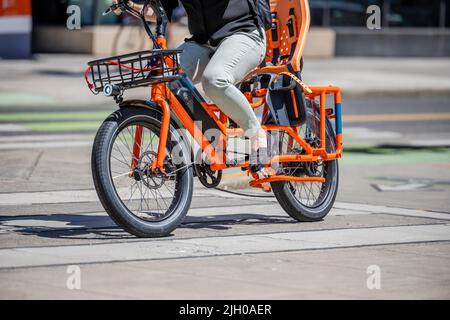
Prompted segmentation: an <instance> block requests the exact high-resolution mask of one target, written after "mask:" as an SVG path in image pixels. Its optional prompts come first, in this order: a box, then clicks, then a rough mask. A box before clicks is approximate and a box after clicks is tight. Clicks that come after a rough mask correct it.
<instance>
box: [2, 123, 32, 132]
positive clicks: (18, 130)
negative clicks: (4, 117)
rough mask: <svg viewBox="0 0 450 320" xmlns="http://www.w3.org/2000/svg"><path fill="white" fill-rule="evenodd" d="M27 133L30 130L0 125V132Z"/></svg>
mask: <svg viewBox="0 0 450 320" xmlns="http://www.w3.org/2000/svg"><path fill="white" fill-rule="evenodd" d="M27 131H31V130H30V129H28V128H25V127H23V126H21V125H18V124H12V123H11V124H10V123H0V132H27Z"/></svg>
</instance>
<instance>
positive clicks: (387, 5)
mask: <svg viewBox="0 0 450 320" xmlns="http://www.w3.org/2000/svg"><path fill="white" fill-rule="evenodd" d="M390 14H391V0H384V1H383V27H385V28H389V16H390Z"/></svg>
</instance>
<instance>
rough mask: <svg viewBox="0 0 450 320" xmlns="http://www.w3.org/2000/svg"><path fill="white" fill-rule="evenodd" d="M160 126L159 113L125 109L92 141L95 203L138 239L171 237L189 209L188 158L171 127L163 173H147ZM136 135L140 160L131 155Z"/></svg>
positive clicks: (190, 174)
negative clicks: (101, 206) (100, 204)
mask: <svg viewBox="0 0 450 320" xmlns="http://www.w3.org/2000/svg"><path fill="white" fill-rule="evenodd" d="M160 124H161V113H160V112H159V111H158V110H155V109H145V108H138V107H128V108H125V109H122V110H119V111H116V112H114V113H113V114H112V115H111V116H110V117H109V118H108V119H107V120H106V121H105V122H104V123H103V125H102V126H101V128H100V130H99V131H98V133H97V136H96V139H95V142H94V147H93V152H92V174H93V179H94V184H95V188H96V190H97V193H98V196H99V198H100V201H101V203H102V205H103V207H104V208H105V210H106V212H107V213H108V214H109V215H110V216H111V218H112V219H113V220H114V221H115V222H116V223H117V224H118V225H119V226H120V227H122V228H123V229H124V230H125V231H127V232H129V233H131V234H133V235H135V236H137V237H160V236H166V235H168V234H170V233H171V232H172V231H173V230H174V229H175V228H177V227H178V226H179V225H180V224H181V223H182V221H183V219H184V218H185V216H186V214H187V212H188V210H189V207H190V204H191V199H192V192H193V171H192V166H191V165H190V161H189V160H190V153H189V152H188V148H187V146H186V142H185V141H183V139H182V135H181V133H180V132H178V131H176V128H175V127H174V126H173V125H171V126H170V128H169V135H168V143H167V148H166V155H167V156H166V159H165V166H164V172H157V173H154V172H153V170H151V165H152V164H153V162H154V160H155V159H156V155H157V150H158V145H159V133H160ZM137 130H142V135H141V136H142V140H141V143H140V146H141V152H140V156H139V157H135V156H134V152H133V151H134V143H135V139H134V138H135V135H136V131H137ZM133 162H134V165H132V163H133Z"/></svg>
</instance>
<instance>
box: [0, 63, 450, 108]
mask: <svg viewBox="0 0 450 320" xmlns="http://www.w3.org/2000/svg"><path fill="white" fill-rule="evenodd" d="M92 59H95V57H92V56H84V55H50V54H46V55H36V56H35V59H34V60H0V70H1V71H2V74H3V75H6V76H4V77H2V78H1V79H0V108H1V109H5V108H14V107H16V106H22V107H34V106H37V107H42V106H46V107H70V106H71V107H73V106H85V107H86V106H99V105H111V104H112V101H111V99H108V98H105V97H103V96H102V95H100V96H94V95H92V94H91V93H90V92H89V90H88V87H87V85H86V83H85V81H84V72H85V71H86V69H87V62H88V61H90V60H92ZM449 74H450V59H386V58H336V59H331V60H312V59H309V60H306V61H305V69H304V80H305V82H306V83H307V84H311V85H317V84H321V85H328V84H333V85H337V86H340V87H341V88H342V90H343V93H344V95H348V96H354V95H363V96H367V95H410V94H414V95H431V94H445V95H450V78H449V77H448V75H449ZM146 97H148V89H147V88H140V89H135V90H130V91H129V92H127V93H126V98H146ZM1 109H0V110H1Z"/></svg>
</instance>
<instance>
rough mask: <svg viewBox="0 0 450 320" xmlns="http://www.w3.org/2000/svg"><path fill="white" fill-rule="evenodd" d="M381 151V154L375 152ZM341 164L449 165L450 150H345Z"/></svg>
mask: <svg viewBox="0 0 450 320" xmlns="http://www.w3.org/2000/svg"><path fill="white" fill-rule="evenodd" d="M375 150H379V152H376V153H375V152H374V151H375ZM340 163H342V165H345V166H352V165H370V166H379V165H399V164H400V165H408V164H417V163H448V164H450V148H436V149H423V150H404V149H395V148H392V149H377V148H376V147H374V148H371V149H370V150H367V151H358V152H354V151H350V152H346V151H345V149H344V156H343V158H342V159H341V160H340Z"/></svg>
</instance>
